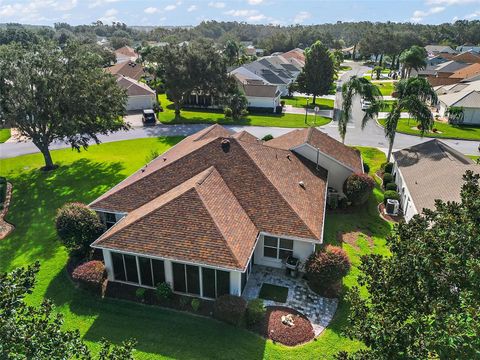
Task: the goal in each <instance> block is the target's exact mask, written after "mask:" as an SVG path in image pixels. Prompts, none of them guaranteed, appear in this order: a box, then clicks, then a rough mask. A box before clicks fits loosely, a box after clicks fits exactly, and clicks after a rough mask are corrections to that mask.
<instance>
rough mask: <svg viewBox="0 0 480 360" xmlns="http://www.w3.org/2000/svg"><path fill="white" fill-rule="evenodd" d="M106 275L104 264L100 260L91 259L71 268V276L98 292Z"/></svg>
mask: <svg viewBox="0 0 480 360" xmlns="http://www.w3.org/2000/svg"><path fill="white" fill-rule="evenodd" d="M106 275H107V273H106V271H105V265H103V263H102V262H101V261H98V260H92V261H88V262H86V263H83V264H81V265H79V266H77V267H76V268H75V270H73V273H72V278H73V279H74V280H75V281H78V282H79V283H80V284H81V285H82V286H83V287H85V288H87V289H89V290H93V291H95V292H99V291H101V289H102V285H103V281H104V280H105V278H106Z"/></svg>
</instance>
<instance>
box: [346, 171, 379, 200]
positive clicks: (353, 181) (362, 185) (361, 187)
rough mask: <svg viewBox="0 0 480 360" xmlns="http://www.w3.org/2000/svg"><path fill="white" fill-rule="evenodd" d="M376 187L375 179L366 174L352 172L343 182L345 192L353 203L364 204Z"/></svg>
mask: <svg viewBox="0 0 480 360" xmlns="http://www.w3.org/2000/svg"><path fill="white" fill-rule="evenodd" d="M374 187H375V181H374V180H373V179H372V178H371V177H370V176H368V175H366V174H352V175H350V176H349V177H348V178H347V180H345V183H344V184H343V192H344V193H345V196H346V197H347V199H348V200H349V201H350V202H351V203H352V204H353V205H361V204H364V203H365V202H366V201H367V200H368V198H369V196H370V194H371V193H372V191H373V188H374Z"/></svg>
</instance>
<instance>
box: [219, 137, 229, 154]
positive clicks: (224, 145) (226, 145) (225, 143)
mask: <svg viewBox="0 0 480 360" xmlns="http://www.w3.org/2000/svg"><path fill="white" fill-rule="evenodd" d="M221 144H222V149H223V151H225V152H228V151H229V150H230V140H228V139H223V140H222V143H221Z"/></svg>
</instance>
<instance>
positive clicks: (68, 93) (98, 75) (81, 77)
mask: <svg viewBox="0 0 480 360" xmlns="http://www.w3.org/2000/svg"><path fill="white" fill-rule="evenodd" d="M102 62H103V60H102V57H101V56H99V55H98V54H96V53H93V52H91V51H89V49H88V48H86V47H85V46H84V45H80V44H78V43H76V42H70V43H68V44H66V45H65V46H64V47H63V48H60V47H58V46H56V45H55V44H54V43H52V42H42V43H39V44H34V45H30V46H27V47H23V46H20V45H18V44H10V45H4V46H0V68H1V69H2V71H1V72H0V93H1V94H2V96H1V97H0V119H2V120H3V121H4V122H6V123H7V124H10V125H11V126H14V127H15V128H17V129H18V130H19V132H20V134H21V135H22V136H25V137H27V138H29V139H31V140H32V142H33V143H34V144H35V146H37V147H38V149H39V150H40V151H41V152H42V154H43V156H44V159H45V168H46V169H52V168H54V164H53V161H52V158H51V155H50V150H49V146H50V144H51V143H52V142H54V141H64V142H66V143H68V144H70V145H71V146H72V148H74V149H76V150H80V148H81V147H83V148H86V147H88V145H89V142H91V141H93V142H96V143H99V142H100V140H99V138H98V135H99V134H108V133H110V132H114V131H118V130H123V129H127V128H128V126H127V125H126V124H125V123H124V122H123V119H122V115H123V114H124V112H125V104H126V100H127V95H126V92H125V91H124V90H122V89H120V88H119V87H118V86H117V82H116V79H115V78H114V77H113V76H112V75H110V74H107V73H105V72H104V71H103V70H102V68H101V66H100V65H101V64H102Z"/></svg>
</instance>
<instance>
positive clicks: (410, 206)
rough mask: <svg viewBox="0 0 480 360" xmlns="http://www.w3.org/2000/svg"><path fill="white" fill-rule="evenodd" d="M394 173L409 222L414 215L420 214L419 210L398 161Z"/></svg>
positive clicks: (401, 204)
mask: <svg viewBox="0 0 480 360" xmlns="http://www.w3.org/2000/svg"><path fill="white" fill-rule="evenodd" d="M392 175H393V176H394V177H395V184H396V185H397V190H398V193H399V194H400V206H401V208H402V210H403V215H404V217H405V221H406V222H409V221H410V219H411V218H412V217H413V215H415V214H418V211H417V209H416V207H415V204H414V202H413V199H412V196H411V194H410V191H409V190H408V187H407V184H406V182H405V179H404V178H403V175H402V171H401V170H400V169H399V168H398V166H397V163H394V165H393V171H392Z"/></svg>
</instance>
